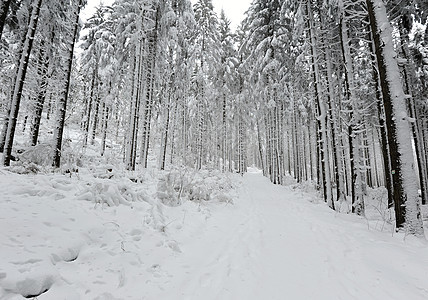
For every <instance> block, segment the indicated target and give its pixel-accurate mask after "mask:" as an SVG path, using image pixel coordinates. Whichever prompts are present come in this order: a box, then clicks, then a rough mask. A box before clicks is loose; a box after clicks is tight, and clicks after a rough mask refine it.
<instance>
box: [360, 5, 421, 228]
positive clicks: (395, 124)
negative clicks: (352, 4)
mask: <svg viewBox="0 0 428 300" xmlns="http://www.w3.org/2000/svg"><path fill="white" fill-rule="evenodd" d="M366 3H367V10H368V13H369V17H370V26H371V30H372V33H373V37H374V44H375V51H376V57H377V63H378V70H379V77H380V83H381V87H382V95H383V104H384V107H385V117H386V125H387V130H388V142H389V146H390V154H391V167H392V173H393V174H392V176H393V185H394V208H395V222H396V227H397V229H399V228H405V229H406V232H407V233H410V234H414V235H418V236H423V232H424V229H423V225H422V216H421V211H420V201H419V198H418V187H417V178H416V174H415V170H414V166H413V164H414V163H413V149H412V143H411V138H410V137H411V130H410V126H409V119H408V116H407V114H406V106H405V95H404V91H403V88H402V85H401V78H400V70H399V68H398V64H397V61H396V53H395V50H394V45H393V39H392V27H391V24H390V23H389V20H388V17H387V13H386V8H385V4H384V2H383V1H382V0H366Z"/></svg>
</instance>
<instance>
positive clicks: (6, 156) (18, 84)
mask: <svg viewBox="0 0 428 300" xmlns="http://www.w3.org/2000/svg"><path fill="white" fill-rule="evenodd" d="M33 5H34V7H33V9H32V12H31V20H30V24H29V26H28V31H27V35H26V38H25V42H24V46H23V48H22V53H21V58H20V60H19V67H18V73H17V76H16V81H15V86H14V90H13V96H12V104H11V108H10V114H9V123H8V126H7V133H6V140H5V146H4V151H3V165H4V166H9V165H10V160H11V158H12V146H13V139H14V137H15V129H16V122H17V118H18V112H19V106H20V103H21V98H22V89H23V87H24V81H25V76H26V74H27V67H28V61H29V58H30V53H31V48H32V47H33V41H34V35H35V33H36V28H37V22H38V21H39V13H40V7H41V6H42V0H34V2H33Z"/></svg>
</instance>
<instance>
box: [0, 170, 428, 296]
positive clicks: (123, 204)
mask: <svg viewBox="0 0 428 300" xmlns="http://www.w3.org/2000/svg"><path fill="white" fill-rule="evenodd" d="M106 172H107V173H106V174H107V175H106V176H105V177H107V178H108V177H109V176H108V172H110V171H108V170H107V171H106ZM79 176H80V178H78V176H77V175H75V174H74V175H73V174H72V175H71V178H69V177H66V176H62V175H41V174H39V175H17V174H12V173H9V172H8V171H6V170H3V171H2V170H0V189H1V191H2V194H1V195H0V299H23V297H27V298H31V297H33V296H35V295H39V294H40V293H42V292H44V291H46V292H44V293H42V294H41V295H39V296H37V299H39V300H42V299H55V300H58V299H68V300H72V299H99V300H102V299H153V300H159V299H162V300H163V299H166V300H167V299H177V300H181V299H195V300H202V299H203V300H208V299H220V300H221V299H233V300H237V299H243V300H244V299H245V300H248V299H257V300H259V299H305V300H308V299H328V300H333V299H344V300H348V299H364V300H367V299H371V300H375V299H379V300H384V299H388V300H393V299H400V300H403V299H411V300H419V299H420V300H426V299H428V280H427V278H428V245H427V243H426V242H425V240H420V239H417V238H413V237H409V236H407V237H405V236H404V235H403V234H392V232H390V231H388V230H383V231H382V230H381V226H376V224H375V223H372V222H369V221H368V220H366V219H364V218H359V217H357V216H355V215H347V214H338V213H335V212H334V211H332V210H330V209H329V208H328V207H327V206H326V205H325V204H324V203H322V202H320V203H317V201H316V200H315V198H314V196H313V195H311V194H307V193H304V192H302V191H301V190H299V189H295V190H293V189H292V188H290V187H281V186H274V185H272V184H271V183H270V182H269V181H268V179H266V178H264V177H263V176H262V175H261V174H260V173H259V172H257V171H256V170H253V171H252V172H250V173H248V174H246V175H245V176H244V178H243V179H242V180H241V179H238V178H233V177H231V179H230V180H231V181H233V182H235V183H237V184H238V188H237V190H233V189H232V190H230V191H229V192H228V195H223V196H222V197H218V198H217V199H216V200H213V199H211V200H210V201H203V200H202V201H188V200H187V201H183V202H182V203H181V205H178V206H174V207H170V206H165V205H163V204H161V203H160V201H159V200H156V199H157V198H156V195H159V191H156V186H159V184H158V183H157V182H156V180H154V178H155V176H153V177H150V176H147V177H146V178H143V179H142V180H140V181H143V183H141V182H140V181H138V183H132V182H131V183H129V182H128V181H129V180H127V179H123V180H122V181H121V180H117V181H114V185H113V184H105V181H103V180H102V179H100V178H98V179H93V180H92V181H85V180H83V179H82V178H84V176H85V175H84V174H81V175H79ZM94 191H97V192H96V193H95V192H94ZM166 194H168V193H166ZM103 195H104V196H105V195H113V197H111V198H110V199H106V198H105V197H104V198H103ZM97 197H98V198H99V199H98V200H97V201H94V198H97ZM230 198H233V201H229V200H230ZM117 199H119V200H120V201H118V202H117V203H119V202H120V205H118V206H107V205H106V204H105V203H109V202H108V201H113V203H115V202H116V200H117ZM225 199H226V200H225ZM227 199H229V200H227ZM103 203H104V204H103Z"/></svg>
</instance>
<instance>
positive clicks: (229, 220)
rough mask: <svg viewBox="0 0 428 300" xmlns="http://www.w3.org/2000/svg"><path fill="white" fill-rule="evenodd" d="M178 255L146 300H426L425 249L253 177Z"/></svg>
mask: <svg viewBox="0 0 428 300" xmlns="http://www.w3.org/2000/svg"><path fill="white" fill-rule="evenodd" d="M416 244H417V242H416ZM182 248H183V253H181V255H179V256H175V257H174V258H172V259H167V260H166V261H165V263H164V265H165V268H167V269H169V271H168V280H167V281H165V282H164V284H163V285H162V284H161V285H160V290H151V291H150V293H149V295H147V296H146V297H145V298H144V299H161V298H162V299H189V300H190V299H195V300H196V299H206V300H208V299H245V300H248V299H306V300H308V299H329V300H332V299H344V300H345V299H346V300H350V299H364V300H366V299H372V300H374V299H379V300H383V299H388V300H391V299H413V300H417V299H421V300H422V299H428V283H427V280H426V278H427V273H428V254H427V251H426V250H427V248H426V246H424V245H406V243H403V242H402V240H400V239H397V238H391V237H390V236H389V235H388V234H386V233H381V232H373V231H370V230H369V229H368V228H367V225H366V224H365V222H364V220H362V219H358V218H357V217H355V216H347V215H336V214H335V213H334V212H332V211H330V210H329V209H328V208H327V207H326V206H325V205H324V204H320V205H315V204H313V203H310V202H309V201H308V199H307V198H306V199H305V198H304V197H303V196H302V195H299V194H298V193H297V192H293V191H291V190H289V189H287V188H284V187H279V186H274V185H272V184H271V183H270V182H269V181H268V180H267V179H266V178H264V177H262V175H261V174H258V173H249V174H246V175H245V176H244V184H243V187H242V190H241V192H240V197H239V199H238V200H237V201H235V205H234V206H233V207H232V208H228V209H225V210H222V211H216V212H214V213H213V214H212V216H211V217H210V218H208V220H207V224H206V226H205V227H204V228H201V230H200V231H199V232H197V234H195V235H194V236H193V237H192V239H191V240H189V241H188V242H187V243H186V244H185V245H183V247H182ZM159 283H161V282H159Z"/></svg>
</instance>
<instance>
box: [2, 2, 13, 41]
mask: <svg viewBox="0 0 428 300" xmlns="http://www.w3.org/2000/svg"><path fill="white" fill-rule="evenodd" d="M10 2H11V0H1V1H0V40H1V37H2V35H3V28H4V24H5V23H6V17H7V12H8V11H9V5H10Z"/></svg>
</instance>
